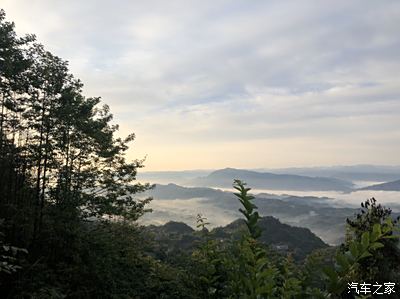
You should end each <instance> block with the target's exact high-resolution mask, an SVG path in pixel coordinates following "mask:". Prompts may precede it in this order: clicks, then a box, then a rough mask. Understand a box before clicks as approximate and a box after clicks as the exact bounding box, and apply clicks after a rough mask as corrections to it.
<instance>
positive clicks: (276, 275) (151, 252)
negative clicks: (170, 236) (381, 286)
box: [0, 10, 400, 298]
mask: <svg viewBox="0 0 400 299" xmlns="http://www.w3.org/2000/svg"><path fill="white" fill-rule="evenodd" d="M82 86H83V85H82V83H81V82H80V81H79V80H78V79H76V78H74V76H73V75H72V74H71V73H70V72H69V70H68V63H67V62H66V61H64V60H62V59H61V58H59V57H57V56H55V55H53V54H52V53H50V52H48V51H47V50H46V49H45V47H43V46H42V45H40V44H39V43H38V42H37V41H36V38H35V36H34V35H27V36H24V37H19V36H17V34H16V33H15V30H14V24H13V23H12V22H9V21H7V20H6V16H5V12H4V11H3V10H0V295H1V297H2V298H3V297H4V298H336V297H343V296H344V297H346V298H353V297H354V296H355V294H354V293H349V292H348V289H347V286H348V283H350V282H351V281H354V282H359V283H361V282H363V281H365V282H370V283H375V282H379V283H386V282H388V283H395V284H399V282H400V280H399V273H400V269H399V265H400V254H399V248H398V238H397V237H396V235H395V231H396V230H397V220H392V218H391V211H390V210H389V209H386V208H384V207H382V206H380V205H378V204H377V203H376V202H375V201H374V200H370V201H368V202H366V203H365V204H364V205H363V206H362V212H361V213H360V214H359V215H357V217H356V218H355V219H353V220H349V221H348V234H347V238H346V242H345V243H344V244H343V245H342V246H341V247H340V248H325V246H321V247H322V249H320V250H318V251H315V252H313V253H311V254H310V255H309V256H308V257H307V258H306V259H305V260H302V261H301V262H299V261H294V260H293V258H292V257H291V255H290V254H289V255H288V256H283V255H281V254H279V253H278V252H276V251H274V250H273V249H272V248H270V247H268V246H266V245H265V244H263V243H262V242H260V240H259V239H260V236H261V233H262V231H261V228H260V225H259V224H260V223H262V219H261V220H260V216H259V214H258V212H257V207H256V206H255V205H254V203H253V199H254V197H252V196H251V195H250V194H249V190H250V189H249V188H247V187H246V185H245V184H244V183H242V182H241V181H235V182H234V187H235V189H236V190H237V193H235V195H236V196H237V198H238V200H239V202H240V203H241V205H242V208H241V209H240V212H241V213H242V214H243V216H244V218H245V220H244V221H245V222H244V223H245V226H243V227H244V228H245V230H244V232H243V233H242V234H241V236H240V237H239V238H232V239H229V238H228V237H225V239H224V241H223V242H220V241H218V239H217V237H216V236H215V235H214V234H213V233H212V232H210V231H208V229H207V225H208V223H207V220H206V218H204V217H202V216H199V217H198V228H199V230H198V231H196V232H193V238H194V239H195V240H196V242H197V244H195V245H194V248H193V246H192V245H193V244H192V245H191V250H190V251H184V250H182V251H179V250H178V251H174V252H173V253H172V254H165V252H167V251H168V248H166V249H165V250H166V251H165V252H164V253H160V252H159V251H158V250H159V249H160V248H161V247H160V243H159V244H157V242H156V240H154V239H152V237H151V232H150V233H149V231H148V230H145V229H143V227H140V226H139V225H138V224H137V222H136V220H137V219H139V217H140V216H141V215H142V214H143V213H145V212H146V211H147V209H146V204H147V203H148V202H149V201H150V200H151V199H150V198H148V199H141V200H139V199H137V198H135V195H136V194H137V193H140V192H143V191H146V190H148V189H149V188H151V186H150V185H149V184H140V183H138V182H136V174H137V170H138V169H139V168H141V167H143V162H144V161H143V160H134V161H127V159H126V157H125V154H126V152H127V150H128V143H129V142H131V141H133V140H134V137H135V136H134V134H130V135H128V136H127V137H126V138H118V137H116V132H117V130H118V126H117V125H115V124H113V123H112V114H111V113H110V109H109V107H108V106H106V105H103V106H101V100H100V98H99V97H85V96H84V95H83V93H82ZM276 225H277V227H278V226H279V225H278V224H276ZM190 233H192V232H190ZM224 236H225V235H224ZM323 267H324V271H323V273H322V272H321V269H322V268H323ZM382 279H384V280H385V281H383V280H382ZM399 292H400V291H399ZM386 294H387V295H389V293H386Z"/></svg>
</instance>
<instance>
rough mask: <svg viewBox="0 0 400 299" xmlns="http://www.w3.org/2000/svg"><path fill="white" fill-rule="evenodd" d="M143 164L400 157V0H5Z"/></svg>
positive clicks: (385, 160)
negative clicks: (97, 101) (110, 115)
mask: <svg viewBox="0 0 400 299" xmlns="http://www.w3.org/2000/svg"><path fill="white" fill-rule="evenodd" d="M2 2H3V4H2V7H3V8H4V9H5V10H6V13H7V14H8V18H9V19H10V20H13V21H15V22H16V25H17V31H18V32H19V33H36V34H37V36H38V39H39V40H40V41H41V42H43V43H44V44H45V45H46V46H47V47H48V48H49V49H50V50H51V51H52V52H54V53H55V54H57V55H59V56H61V57H63V58H64V59H67V60H69V62H70V66H71V70H72V72H73V73H74V74H75V75H76V76H77V77H79V78H81V79H82V80H83V82H84V83H85V84H86V87H85V92H86V94H87V95H89V96H91V95H101V96H102V97H103V98H104V101H105V102H107V103H108V104H110V106H111V107H112V109H113V111H114V114H115V119H116V121H117V122H119V123H121V127H122V132H123V133H126V132H128V131H135V132H136V133H137V136H138V139H137V141H136V144H134V145H133V149H132V152H131V155H132V157H140V156H144V155H145V154H148V160H147V165H148V169H153V170H155V169H159V170H162V169H189V168H218V167H224V166H232V167H249V168H254V167H284V166H293V165H318V164H325V165H326V164H347V163H350V164H354V163H382V164H399V160H398V152H399V149H400V138H399V137H400V131H399V130H398V128H399V127H400V92H399V89H400V77H399V71H400V51H399V50H400V35H399V34H398V26H399V24H400V3H399V2H398V1H389V0H388V1H368V0H367V1H335V2H334V3H330V4H329V5H328V3H326V2H321V1H295V2H294V1H251V2H249V1H146V2H144V1H127V0H121V1H118V3H116V2H112V1H94V0H89V1H77V0H73V1H44V0H42V1H27V0H23V1H11V0H5V1H2Z"/></svg>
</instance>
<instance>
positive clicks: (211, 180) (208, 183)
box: [187, 168, 354, 192]
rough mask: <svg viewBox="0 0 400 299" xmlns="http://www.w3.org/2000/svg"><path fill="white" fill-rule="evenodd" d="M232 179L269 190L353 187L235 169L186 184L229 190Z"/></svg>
mask: <svg viewBox="0 0 400 299" xmlns="http://www.w3.org/2000/svg"><path fill="white" fill-rule="evenodd" d="M234 179H240V180H243V181H245V182H246V183H247V184H248V185H249V186H251V187H252V188H256V189H271V190H291V191H343V192H349V191H351V190H352V189H353V186H354V185H353V183H351V182H349V181H345V180H341V179H336V178H328V177H309V176H301V175H292V174H274V173H270V172H257V171H252V170H244V169H235V168H225V169H220V170H216V171H213V172H212V173H210V174H209V175H207V176H205V177H199V178H196V179H192V180H189V181H188V182H187V184H188V185H192V186H201V187H223V188H230V187H232V182H233V180H234Z"/></svg>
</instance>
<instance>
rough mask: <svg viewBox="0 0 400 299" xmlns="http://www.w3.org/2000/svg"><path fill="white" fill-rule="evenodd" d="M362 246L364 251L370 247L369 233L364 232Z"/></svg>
mask: <svg viewBox="0 0 400 299" xmlns="http://www.w3.org/2000/svg"><path fill="white" fill-rule="evenodd" d="M361 244H362V246H363V248H364V249H367V248H368V246H369V232H364V233H363V234H362V236H361Z"/></svg>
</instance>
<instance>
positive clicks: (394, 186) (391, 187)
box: [360, 180, 400, 191]
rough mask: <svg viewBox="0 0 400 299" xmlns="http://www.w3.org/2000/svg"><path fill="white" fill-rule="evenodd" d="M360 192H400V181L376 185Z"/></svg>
mask: <svg viewBox="0 0 400 299" xmlns="http://www.w3.org/2000/svg"><path fill="white" fill-rule="evenodd" d="M360 190H376V191H400V180H397V181H392V182H387V183H382V184H376V185H371V186H367V187H364V188H361V189H360Z"/></svg>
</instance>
